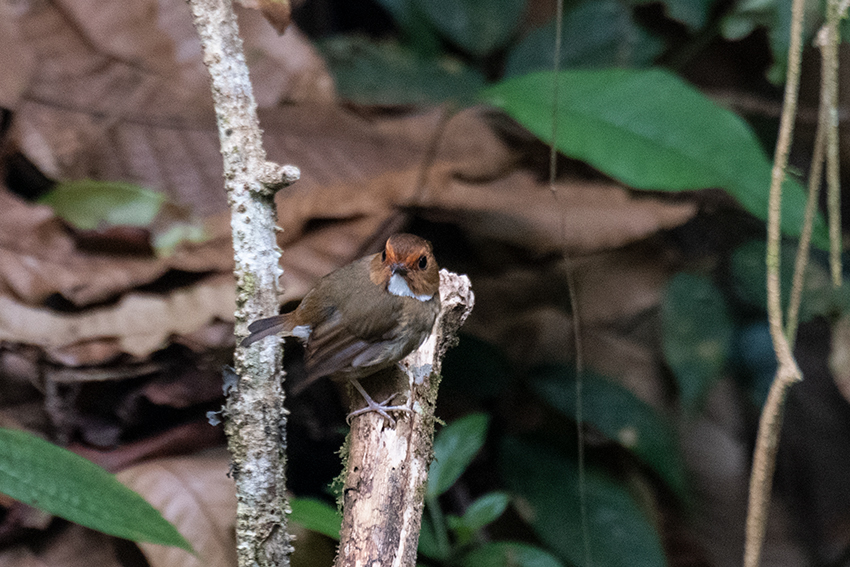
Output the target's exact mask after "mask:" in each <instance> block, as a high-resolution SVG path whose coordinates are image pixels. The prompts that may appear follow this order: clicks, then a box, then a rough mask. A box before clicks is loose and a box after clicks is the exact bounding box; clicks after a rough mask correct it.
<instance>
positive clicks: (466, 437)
mask: <svg viewBox="0 0 850 567" xmlns="http://www.w3.org/2000/svg"><path fill="white" fill-rule="evenodd" d="M489 423H490V418H489V417H488V416H487V415H486V414H483V413H473V414H470V415H467V416H465V417H462V418H461V419H459V420H457V421H455V422H454V423H452V424H450V425H448V426H446V427H444V428H443V429H442V430H440V432H439V433H437V436H436V437H435V438H434V461H433V462H432V463H431V469H430V470H429V472H428V490H427V492H426V496H425V498H426V500H427V499H428V498H434V497H436V496H439V495H440V494H442V493H443V492H445V491H446V490H448V489H449V488H450V487H451V486H452V485H453V484H454V483H455V482H456V481H457V479H458V478H460V475H462V474H463V471H465V470H466V467H468V466H469V463H471V462H472V459H474V458H475V455H477V454H478V451H480V450H481V447H483V446H484V440H485V439H486V437H487V427H488V425H489Z"/></svg>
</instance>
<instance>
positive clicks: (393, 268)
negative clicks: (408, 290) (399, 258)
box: [390, 263, 407, 276]
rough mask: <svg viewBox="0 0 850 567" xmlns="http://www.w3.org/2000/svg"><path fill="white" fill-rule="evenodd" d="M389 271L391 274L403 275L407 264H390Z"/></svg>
mask: <svg viewBox="0 0 850 567" xmlns="http://www.w3.org/2000/svg"><path fill="white" fill-rule="evenodd" d="M390 272H391V273H393V274H399V275H402V276H403V275H405V274H406V273H407V266H405V265H404V264H400V263H399V264H391V265H390Z"/></svg>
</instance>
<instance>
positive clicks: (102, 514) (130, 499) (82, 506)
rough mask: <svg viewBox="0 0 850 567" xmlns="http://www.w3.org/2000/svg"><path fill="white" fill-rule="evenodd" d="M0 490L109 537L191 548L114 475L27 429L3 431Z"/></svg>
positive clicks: (171, 526) (0, 435)
mask: <svg viewBox="0 0 850 567" xmlns="http://www.w3.org/2000/svg"><path fill="white" fill-rule="evenodd" d="M0 492H2V493H3V494H6V495H8V496H10V497H12V498H14V499H15V500H19V501H21V502H23V503H25V504H29V505H30V506H35V507H36V508H39V509H41V510H44V511H46V512H49V513H51V514H54V515H56V516H59V517H61V518H65V519H66V520H70V521H72V522H76V523H78V524H80V525H83V526H86V527H89V528H91V529H94V530H97V531H100V532H103V533H105V534H109V535H114V536H117V537H121V538H125V539H129V540H132V541H145V542H150V543H157V544H160V545H170V546H175V547H180V548H183V549H186V550H188V551H191V550H192V547H191V546H190V545H189V543H188V542H187V541H186V540H185V539H183V536H181V535H180V533H179V532H178V531H177V530H176V529H175V528H174V526H173V525H171V524H170V523H169V522H168V521H167V520H165V519H164V518H163V517H162V515H161V514H160V513H159V512H158V511H157V510H156V509H155V508H154V507H153V506H151V505H150V504H148V503H147V502H146V501H145V500H144V498H142V497H141V496H139V495H138V494H136V493H135V492H133V491H132V490H130V489H129V488H127V487H126V486H124V485H123V484H121V483H120V482H118V480H116V478H115V476H114V475H112V474H110V473H108V472H106V471H105V470H103V469H102V468H100V467H99V466H97V465H95V464H94V463H92V462H91V461H88V460H86V459H84V458H82V457H80V456H79V455H75V454H74V453H72V452H70V451H68V450H66V449H63V448H61V447H57V446H56V445H53V444H52V443H48V442H47V441H45V440H43V439H40V438H39V437H36V436H35V435H32V434H30V433H27V432H24V431H17V430H13V429H0Z"/></svg>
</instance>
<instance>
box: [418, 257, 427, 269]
mask: <svg viewBox="0 0 850 567" xmlns="http://www.w3.org/2000/svg"><path fill="white" fill-rule="evenodd" d="M427 267H428V258H427V256H425V255H424V254H423V255H422V256H420V257H419V269H420V270H424V269H425V268H427Z"/></svg>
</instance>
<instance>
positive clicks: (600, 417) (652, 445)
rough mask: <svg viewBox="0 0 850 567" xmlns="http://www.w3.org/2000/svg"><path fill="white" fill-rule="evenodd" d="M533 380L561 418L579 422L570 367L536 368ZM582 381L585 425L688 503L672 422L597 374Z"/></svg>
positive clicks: (574, 383)
mask: <svg viewBox="0 0 850 567" xmlns="http://www.w3.org/2000/svg"><path fill="white" fill-rule="evenodd" d="M533 375H534V380H533V382H532V388H533V389H534V391H535V392H536V393H537V394H538V395H539V396H540V397H541V398H542V399H543V400H545V401H546V402H547V403H549V404H550V405H551V406H552V407H554V408H555V409H557V410H558V411H560V412H561V413H562V414H564V415H565V416H567V417H568V418H570V419H575V416H576V381H575V370H574V369H573V368H571V367H569V366H544V367H539V368H537V369H535V370H534V373H533ZM583 378H584V381H583V382H582V413H583V417H584V420H585V421H586V422H587V423H589V424H591V425H593V426H594V427H595V428H596V429H598V430H599V431H601V432H602V433H603V434H604V435H605V436H606V437H608V438H609V439H611V440H613V441H615V442H617V443H619V444H620V445H621V446H622V447H623V448H625V449H626V450H628V451H629V452H631V453H632V454H634V455H635V456H636V457H637V458H638V459H639V460H640V461H641V462H643V463H644V464H646V465H647V466H648V467H650V468H651V469H652V470H654V471H655V473H656V474H658V476H659V477H660V478H661V479H662V480H663V481H664V482H665V483H666V484H667V486H668V487H669V488H670V490H672V491H673V492H674V493H675V494H676V495H677V496H678V497H679V498H680V499H681V500H683V501H686V500H687V481H686V478H685V467H684V464H683V463H682V460H681V457H680V455H679V449H678V444H677V443H676V437H675V434H674V432H673V427H672V426H671V425H670V423H669V422H668V421H667V420H666V419H665V418H664V417H663V416H662V415H660V414H659V413H658V412H657V411H655V410H654V409H653V408H652V407H650V406H649V405H647V404H646V403H645V402H643V401H642V400H640V399H639V398H637V397H636V396H635V395H634V394H632V393H631V392H630V391H629V390H627V389H626V388H623V387H622V386H620V385H619V384H617V383H615V382H612V381H610V380H608V379H605V378H603V377H601V376H599V375H597V374H594V373H593V372H585V373H584V375H583Z"/></svg>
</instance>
